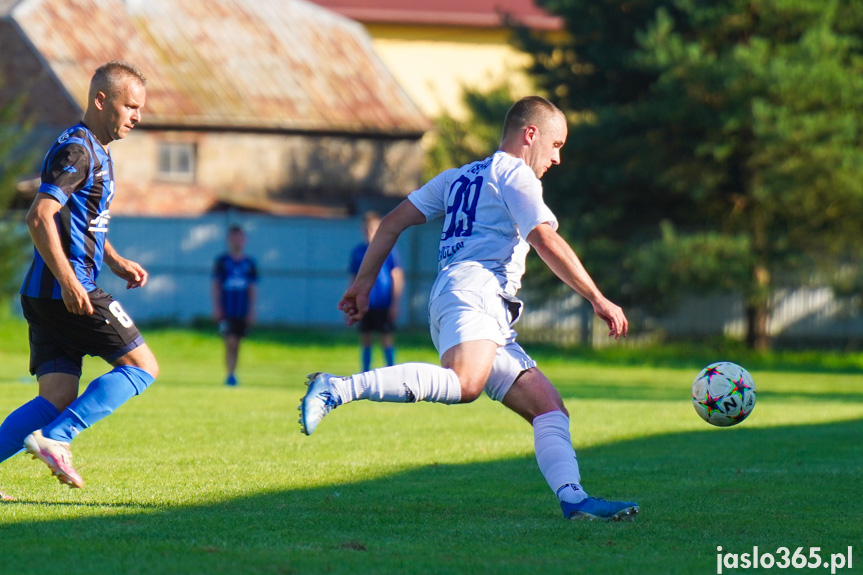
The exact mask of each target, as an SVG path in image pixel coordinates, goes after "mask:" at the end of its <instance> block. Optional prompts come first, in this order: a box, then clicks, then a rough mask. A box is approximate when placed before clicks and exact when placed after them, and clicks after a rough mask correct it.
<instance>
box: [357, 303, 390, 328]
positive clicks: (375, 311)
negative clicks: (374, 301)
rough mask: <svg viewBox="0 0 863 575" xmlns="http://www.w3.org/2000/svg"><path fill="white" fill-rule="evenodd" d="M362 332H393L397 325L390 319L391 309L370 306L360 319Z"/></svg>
mask: <svg viewBox="0 0 863 575" xmlns="http://www.w3.org/2000/svg"><path fill="white" fill-rule="evenodd" d="M359 326H360V333H372V332H376V333H392V331H393V329H395V326H394V325H393V322H392V321H391V320H390V310H389V309H387V308H369V311H367V312H366V315H364V316H363V319H361V320H360V323H359Z"/></svg>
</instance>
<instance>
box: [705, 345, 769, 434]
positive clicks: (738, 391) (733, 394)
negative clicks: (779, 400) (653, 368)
mask: <svg viewBox="0 0 863 575" xmlns="http://www.w3.org/2000/svg"><path fill="white" fill-rule="evenodd" d="M692 406H693V407H695V411H697V412H698V415H700V416H701V419H703V420H704V421H706V422H707V423H709V424H711V425H717V426H719V427H730V426H732V425H737V424H738V423H740V422H741V421H743V420H744V419H746V417H747V416H748V415H749V414H750V413H752V410H753V409H754V408H755V382H753V381H752V376H751V375H749V372H748V371H746V370H745V369H743V368H742V367H740V366H739V365H737V364H736V363H731V362H729V361H720V362H718V363H711V364H710V365H708V366H707V367H705V368H704V369H702V370H701V373H699V374H698V377H696V378H695V381H694V382H693V383H692Z"/></svg>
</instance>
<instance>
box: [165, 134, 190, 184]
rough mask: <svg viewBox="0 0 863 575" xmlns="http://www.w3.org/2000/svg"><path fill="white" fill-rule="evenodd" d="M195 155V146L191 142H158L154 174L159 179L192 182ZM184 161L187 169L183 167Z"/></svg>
mask: <svg viewBox="0 0 863 575" xmlns="http://www.w3.org/2000/svg"><path fill="white" fill-rule="evenodd" d="M197 155H198V149H197V146H196V145H195V144H194V143H192V142H159V145H158V147H157V151H156V175H157V176H158V178H159V179H160V180H167V181H171V182H194V181H195V167H196V165H197ZM165 160H167V162H166V161H165ZM184 163H186V168H187V169H184V168H183V164H184Z"/></svg>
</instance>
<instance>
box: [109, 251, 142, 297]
mask: <svg viewBox="0 0 863 575" xmlns="http://www.w3.org/2000/svg"><path fill="white" fill-rule="evenodd" d="M105 263H106V264H107V265H108V268H109V269H110V270H111V271H112V272H113V273H114V275H115V276H117V277H118V278H120V279H124V280H126V289H133V288H137V287H144V285H146V283H147V278H148V277H149V275H150V274H148V273H147V270H145V269H144V267H143V266H141V264H139V263H137V262H133V261H132V260H127V259H126V258H124V257H121V256H120V254H118V253H117V250H115V249H114V246H112V245H111V242H109V241H108V240H105Z"/></svg>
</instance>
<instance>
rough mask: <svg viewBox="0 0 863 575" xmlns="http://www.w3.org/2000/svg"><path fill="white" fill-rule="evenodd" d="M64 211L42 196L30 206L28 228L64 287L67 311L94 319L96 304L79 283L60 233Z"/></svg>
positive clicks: (56, 203) (48, 197)
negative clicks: (58, 220) (58, 217)
mask: <svg viewBox="0 0 863 575" xmlns="http://www.w3.org/2000/svg"><path fill="white" fill-rule="evenodd" d="M61 207H62V206H61V205H60V202H58V201H57V200H56V199H54V197H52V196H51V195H49V194H45V193H42V192H39V193H38V194H36V199H35V200H34V201H33V205H32V206H30V211H29V212H27V218H26V222H27V228H28V229H29V230H30V237H31V238H33V244H34V245H35V246H36V249H37V250H39V255H41V256H42V259H43V260H45V264H46V265H47V266H48V269H50V270H51V273H52V274H54V277H55V278H57V281H58V282H59V283H60V289H61V291H62V294H63V303H64V304H66V309H67V310H69V312H70V313H74V314H77V315H91V314H92V313H93V304H92V303H90V298H89V296H88V295H87V290H85V289H84V286H83V285H81V282H80V281H78V277H77V276H76V275H75V270H74V269H72V264H70V263H69V258H68V257H67V255H66V253H65V252H64V251H63V245H62V243H61V242H60V233H59V232H58V231H57V224H56V223H55V222H54V216H55V215H56V214H57V212H59V211H60V208H61Z"/></svg>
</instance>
